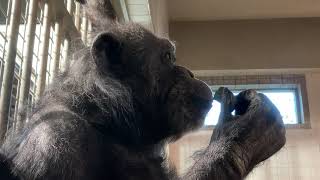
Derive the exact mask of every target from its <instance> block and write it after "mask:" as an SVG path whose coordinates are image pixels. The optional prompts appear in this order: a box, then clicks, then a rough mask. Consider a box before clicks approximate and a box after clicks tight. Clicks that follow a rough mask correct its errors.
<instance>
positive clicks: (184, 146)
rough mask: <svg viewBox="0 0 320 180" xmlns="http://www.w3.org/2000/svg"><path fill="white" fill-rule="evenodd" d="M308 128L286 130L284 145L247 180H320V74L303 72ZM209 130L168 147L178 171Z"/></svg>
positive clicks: (201, 142) (205, 139)
mask: <svg viewBox="0 0 320 180" xmlns="http://www.w3.org/2000/svg"><path fill="white" fill-rule="evenodd" d="M306 81H307V92H308V100H309V109H310V121H311V129H288V130H287V144H286V146H285V147H284V148H283V149H282V150H281V151H280V152H279V153H277V154H276V155H274V156H273V157H271V158H270V159H269V160H267V161H265V162H264V163H262V164H260V165H258V166H257V167H256V168H255V169H254V171H253V172H252V173H251V174H250V175H249V176H248V177H247V179H248V180H320V73H309V74H306ZM210 135H211V132H210V131H202V132H197V133H195V134H192V135H188V136H186V137H185V138H183V139H181V140H179V141H178V142H177V143H175V144H173V145H171V146H170V158H171V160H172V161H174V163H175V165H176V166H177V169H178V171H179V172H180V173H182V172H184V171H185V170H186V169H187V168H188V167H189V166H190V165H191V164H192V160H191V158H190V156H191V155H192V154H193V152H194V151H195V150H198V149H201V148H203V147H205V146H206V144H207V143H208V141H209V138H210Z"/></svg>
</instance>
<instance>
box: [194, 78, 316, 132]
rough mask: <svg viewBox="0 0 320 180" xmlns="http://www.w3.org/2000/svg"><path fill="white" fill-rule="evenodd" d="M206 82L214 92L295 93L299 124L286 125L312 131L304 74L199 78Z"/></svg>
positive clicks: (207, 127)
mask: <svg viewBox="0 0 320 180" xmlns="http://www.w3.org/2000/svg"><path fill="white" fill-rule="evenodd" d="M197 78H198V79H200V80H202V81H204V82H206V83H207V84H208V85H209V86H210V88H211V89H212V91H213V92H214V91H215V90H217V89H218V88H219V87H221V86H223V87H228V88H229V89H230V90H231V91H242V90H245V89H256V90H258V91H281V90H284V91H288V90H292V91H293V92H294V93H295V99H296V102H295V103H296V108H297V109H296V110H297V116H298V123H297V124H285V127H286V128H289V129H301V128H302V129H311V123H310V112H309V104H308V96H307V90H306V80H305V75H304V74H287V75H239V76H204V77H197ZM214 127H215V125H204V126H203V127H202V129H213V128H214Z"/></svg>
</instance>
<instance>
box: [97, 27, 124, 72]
mask: <svg viewBox="0 0 320 180" xmlns="http://www.w3.org/2000/svg"><path fill="white" fill-rule="evenodd" d="M120 49H121V43H120V40H119V39H118V38H117V37H116V36H115V35H114V34H112V33H110V32H105V33H101V34H99V35H98V36H97V37H96V38H95V39H94V40H93V43H92V47H91V55H92V57H93V59H94V61H95V63H96V65H97V66H98V67H101V66H102V67H104V68H107V67H109V66H112V65H115V64H120V51H121V50H120Z"/></svg>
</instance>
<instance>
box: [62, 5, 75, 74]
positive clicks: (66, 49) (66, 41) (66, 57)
mask: <svg viewBox="0 0 320 180" xmlns="http://www.w3.org/2000/svg"><path fill="white" fill-rule="evenodd" d="M67 10H68V12H69V14H70V16H72V13H73V11H72V0H68V1H67ZM65 20H66V18H65V19H64V21H65ZM66 30H67V29H66V26H65V22H64V42H63V62H62V66H61V71H65V70H66V69H67V68H68V67H69V63H70V61H69V50H70V36H69V32H66Z"/></svg>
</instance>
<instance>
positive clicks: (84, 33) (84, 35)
mask: <svg viewBox="0 0 320 180" xmlns="http://www.w3.org/2000/svg"><path fill="white" fill-rule="evenodd" d="M87 35H88V19H87V16H86V14H85V12H84V14H83V17H82V24H81V39H82V41H83V44H84V45H87Z"/></svg>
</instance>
